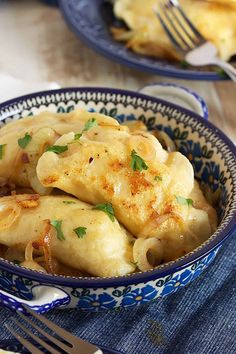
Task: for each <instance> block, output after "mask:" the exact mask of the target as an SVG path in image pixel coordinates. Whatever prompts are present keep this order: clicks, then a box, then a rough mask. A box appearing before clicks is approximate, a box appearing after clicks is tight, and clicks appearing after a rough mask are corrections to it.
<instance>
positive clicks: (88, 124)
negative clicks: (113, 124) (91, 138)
mask: <svg viewBox="0 0 236 354" xmlns="http://www.w3.org/2000/svg"><path fill="white" fill-rule="evenodd" d="M97 125H98V123H97V121H96V119H95V118H91V119H89V120H88V121H87V122H86V123H85V125H84V129H83V132H87V131H88V130H89V129H91V128H93V127H96V126H97Z"/></svg>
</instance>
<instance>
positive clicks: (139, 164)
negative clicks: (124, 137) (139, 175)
mask: <svg viewBox="0 0 236 354" xmlns="http://www.w3.org/2000/svg"><path fill="white" fill-rule="evenodd" d="M131 157H132V160H131V168H132V169H133V170H134V171H139V172H142V170H147V169H148V166H147V165H146V163H145V161H144V160H143V159H142V157H140V156H139V155H138V154H137V152H136V151H135V150H132V152H131Z"/></svg>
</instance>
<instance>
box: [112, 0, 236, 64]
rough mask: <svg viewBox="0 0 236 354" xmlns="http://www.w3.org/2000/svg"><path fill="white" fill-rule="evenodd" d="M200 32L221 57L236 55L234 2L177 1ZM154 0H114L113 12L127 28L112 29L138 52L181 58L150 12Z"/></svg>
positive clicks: (235, 13)
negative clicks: (211, 43) (213, 45)
mask: <svg viewBox="0 0 236 354" xmlns="http://www.w3.org/2000/svg"><path fill="white" fill-rule="evenodd" d="M179 2H180V4H181V6H182V7H183V9H184V11H185V12H186V14H187V15H188V17H189V19H190V20H191V21H192V22H193V24H194V25H195V26H196V27H197V29H198V30H199V32H200V33H201V34H202V35H203V36H204V37H205V38H206V39H207V40H209V41H211V42H213V43H214V44H215V46H216V47H217V49H218V51H219V56H220V57H221V59H223V60H229V59H230V58H231V57H232V56H233V55H235V54H236V2H235V1H228V0H225V1H223V0H219V1H215V0H214V1H213V0H212V1H210V2H208V1H198V0H180V1H179ZM157 5H158V1H157V0H145V1H143V0H135V1H134V0H116V1H115V2H114V13H115V15H116V17H117V18H119V19H121V20H123V21H124V22H125V23H126V24H127V26H128V27H129V30H126V29H120V28H113V29H112V31H113V35H114V37H115V38H116V39H117V40H120V41H125V42H126V45H127V47H128V48H131V49H132V50H134V51H135V52H137V53H140V54H144V55H149V56H155V57H160V58H167V59H169V58H170V59H181V58H180V56H179V53H178V52H177V51H176V49H175V48H174V46H173V44H172V43H171V42H170V40H169V38H168V36H167V34H166V33H165V31H164V29H163V28H162V26H161V23H160V21H159V20H158V18H157V16H156V14H155V13H154V11H153V8H154V7H157Z"/></svg>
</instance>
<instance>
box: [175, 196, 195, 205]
mask: <svg viewBox="0 0 236 354" xmlns="http://www.w3.org/2000/svg"><path fill="white" fill-rule="evenodd" d="M175 198H176V200H177V202H178V203H179V204H181V205H188V206H192V205H193V200H192V199H186V198H183V197H180V196H177V195H176V196H175Z"/></svg>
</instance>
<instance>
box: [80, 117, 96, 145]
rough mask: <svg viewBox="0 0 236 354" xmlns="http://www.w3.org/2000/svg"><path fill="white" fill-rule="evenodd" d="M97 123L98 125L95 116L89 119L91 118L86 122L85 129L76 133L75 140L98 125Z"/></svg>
mask: <svg viewBox="0 0 236 354" xmlns="http://www.w3.org/2000/svg"><path fill="white" fill-rule="evenodd" d="M97 125H98V123H97V121H96V119H95V118H91V119H89V120H88V121H87V122H86V123H85V125H84V129H83V130H82V132H81V133H77V134H75V137H74V140H79V139H80V138H81V136H82V134H83V133H84V132H87V131H88V130H89V129H91V128H93V127H96V126H97Z"/></svg>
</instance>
